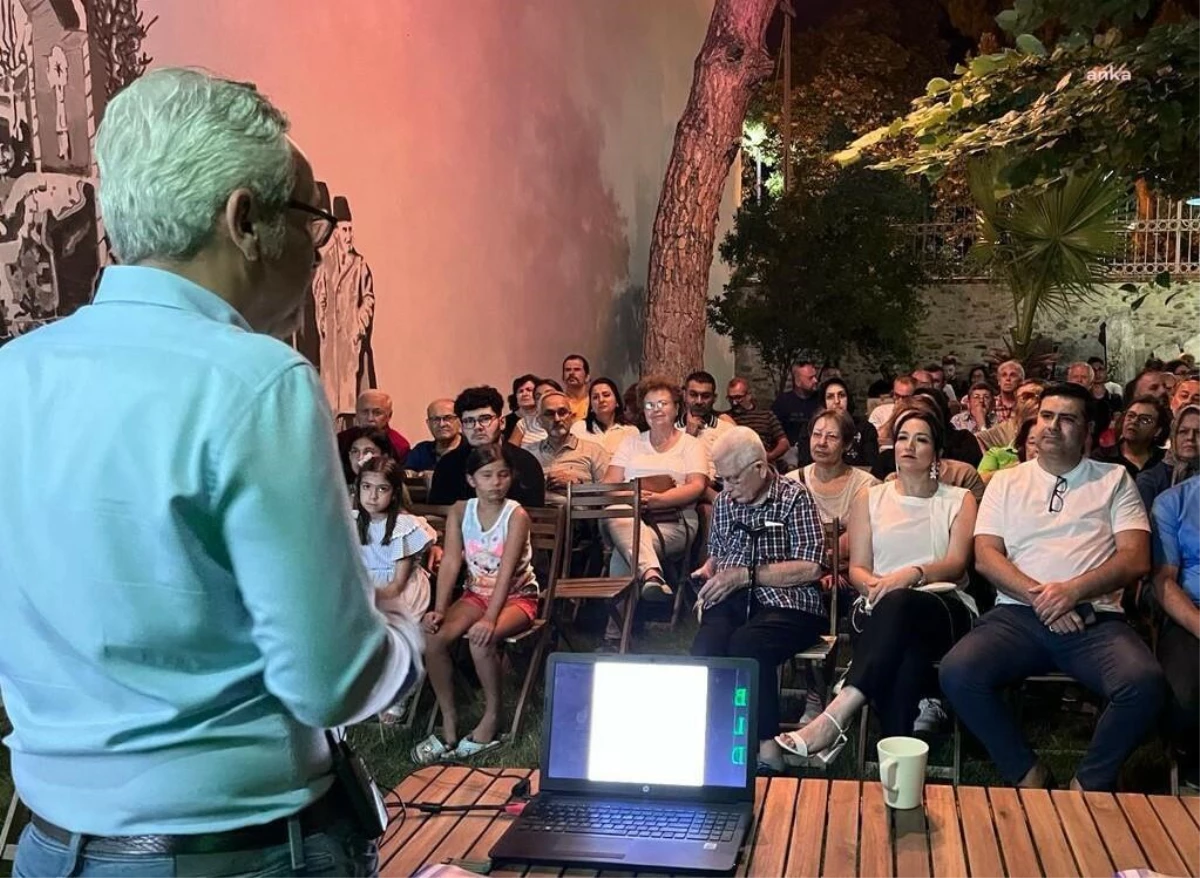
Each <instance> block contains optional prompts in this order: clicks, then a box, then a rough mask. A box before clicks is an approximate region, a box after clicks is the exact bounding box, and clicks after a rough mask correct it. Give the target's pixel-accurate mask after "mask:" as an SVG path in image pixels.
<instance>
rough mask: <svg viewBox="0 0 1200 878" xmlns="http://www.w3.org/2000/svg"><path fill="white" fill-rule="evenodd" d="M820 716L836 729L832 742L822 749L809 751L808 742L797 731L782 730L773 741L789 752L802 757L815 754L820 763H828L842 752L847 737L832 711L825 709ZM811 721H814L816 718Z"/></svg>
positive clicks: (847, 739)
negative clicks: (835, 735)
mask: <svg viewBox="0 0 1200 878" xmlns="http://www.w3.org/2000/svg"><path fill="white" fill-rule="evenodd" d="M821 716H823V717H825V718H826V719H828V720H829V721H830V722H831V723H833V727H834V728H835V729H837V731H838V733H837V737H836V738H834V739H833V743H831V744H830V745H829V746H828V747H826V748H825V749H824V750H820V751H818V752H816V753H809V752H808V742H807V741H805V740H804V738H803V737H801V736H800V733H799V732H784V733H783V734H781V735H776V736H775V743H776V744H778V745H779V746H780V747H782V748H783V749H784V750H786V751H788V752H789V753H794V754H796V755H797V756H804V757H809V756H815V757H817V758H818V759H820V760H821V764H822V765H828V764H829V763H831V762H833V760H835V759H837V758H838V754H839V753H841V752H842V748H844V747H845V746H846V744H847V742H848V741H849V738H847V737H846V730H845V729H843V728H842V727H841V725H840V724H839V723H838V721H837V720H836V719H835V718H834V716H833V714H832V713H830V712H829V711H828V710H827V711H825V712H824V713H822V714H821ZM820 718H821V717H817V719H820ZM813 722H816V720H814V721H813Z"/></svg>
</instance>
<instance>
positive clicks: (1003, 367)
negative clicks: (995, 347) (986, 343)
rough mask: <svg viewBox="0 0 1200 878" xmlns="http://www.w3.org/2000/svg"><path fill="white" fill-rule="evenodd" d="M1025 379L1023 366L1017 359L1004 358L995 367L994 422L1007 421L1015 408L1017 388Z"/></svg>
mask: <svg viewBox="0 0 1200 878" xmlns="http://www.w3.org/2000/svg"><path fill="white" fill-rule="evenodd" d="M1024 380H1025V367H1024V366H1022V365H1021V364H1020V363H1019V362H1018V361H1017V360H1005V361H1004V362H1003V363H1001V364H1000V365H999V366H997V367H996V388H997V393H996V395H995V397H994V398H993V399H992V412H993V414H995V416H996V423H997V424H999V423H1001V422H1003V421H1007V420H1008V419H1009V418H1011V417H1012V416H1013V412H1014V411H1015V410H1016V408H1017V388H1018V387H1020V386H1021V382H1022V381H1024Z"/></svg>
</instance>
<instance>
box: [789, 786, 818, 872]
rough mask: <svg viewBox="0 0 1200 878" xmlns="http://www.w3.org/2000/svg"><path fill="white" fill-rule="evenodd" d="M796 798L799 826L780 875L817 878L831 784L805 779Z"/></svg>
mask: <svg viewBox="0 0 1200 878" xmlns="http://www.w3.org/2000/svg"><path fill="white" fill-rule="evenodd" d="M799 786H800V794H799V795H798V796H797V797H796V826H795V828H793V829H792V838H791V841H790V842H789V843H788V855H787V863H786V864H785V867H784V871H783V872H781V873H780V874H782V875H784V876H786V878H818V876H820V874H821V851H822V850H823V848H824V845H825V813H826V812H825V803H826V800H827V799H828V798H829V781H827V780H824V779H822V778H815V777H806V778H805V779H804V780H802V781H800V784H799Z"/></svg>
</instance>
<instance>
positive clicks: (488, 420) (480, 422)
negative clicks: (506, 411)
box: [462, 415, 496, 430]
mask: <svg viewBox="0 0 1200 878" xmlns="http://www.w3.org/2000/svg"><path fill="white" fill-rule="evenodd" d="M494 420H496V416H495V415H480V416H479V417H477V418H463V419H462V425H463V426H464V427H466V428H467V429H468V430H470V429H471V428H472V427H483V428H485V429H486V428H487V427H490V426H491V425H492V421H494Z"/></svg>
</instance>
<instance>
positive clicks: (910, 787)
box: [878, 736, 929, 810]
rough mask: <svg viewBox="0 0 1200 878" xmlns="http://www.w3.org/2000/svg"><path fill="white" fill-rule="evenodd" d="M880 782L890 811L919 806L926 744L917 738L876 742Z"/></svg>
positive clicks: (927, 746)
mask: <svg viewBox="0 0 1200 878" xmlns="http://www.w3.org/2000/svg"><path fill="white" fill-rule="evenodd" d="M878 747H879V780H880V782H882V784H883V798H884V801H885V802H887V805H888V807H889V808H897V809H901V810H905V809H908V808H919V807H921V799H922V796H921V793H922V792H923V791H924V789H925V763H926V762H927V761H928V759H929V745H928V744H926V743H925V742H924V741H922V740H920V739H919V738H906V737H903V736H897V737H895V738H884V739H883V740H882V741H880V742H879V745H878Z"/></svg>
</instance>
